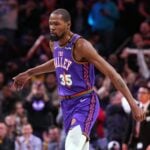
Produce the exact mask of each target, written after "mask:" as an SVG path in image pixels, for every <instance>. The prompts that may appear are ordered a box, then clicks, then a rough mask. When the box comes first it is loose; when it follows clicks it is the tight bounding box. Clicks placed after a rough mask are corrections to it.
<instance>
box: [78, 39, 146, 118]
mask: <svg viewBox="0 0 150 150" xmlns="http://www.w3.org/2000/svg"><path fill="white" fill-rule="evenodd" d="M75 57H77V58H79V57H80V59H81V57H82V58H84V59H86V60H87V61H88V62H90V63H92V64H94V65H95V67H96V68H97V69H98V70H99V71H101V72H102V73H104V74H105V75H106V76H108V77H109V78H110V79H111V81H112V82H113V84H114V86H115V87H116V89H118V90H119V91H121V92H122V94H123V95H124V96H125V97H126V99H127V100H128V102H129V104H130V107H131V108H133V110H134V111H135V112H138V108H137V105H136V103H135V100H134V98H133V96H132V95H131V93H130V91H129V89H128V87H127V85H126V84H125V82H124V80H123V79H122V77H121V76H120V75H119V74H118V73H117V72H116V71H115V69H114V68H113V67H112V66H111V65H110V64H108V63H107V62H106V61H105V60H104V59H103V58H102V57H101V56H100V55H99V54H98V53H97V52H96V50H95V49H94V47H93V46H92V45H91V44H90V43H89V42H88V41H87V40H85V39H79V40H78V41H77V43H76V46H75ZM140 115H141V116H142V114H139V115H138V116H135V118H136V119H138V118H139V119H143V118H140V117H141V116H140ZM142 117H144V116H142Z"/></svg>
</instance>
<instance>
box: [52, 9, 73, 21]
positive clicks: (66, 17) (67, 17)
mask: <svg viewBox="0 0 150 150" xmlns="http://www.w3.org/2000/svg"><path fill="white" fill-rule="evenodd" d="M51 14H60V15H62V18H63V20H64V21H66V22H68V21H71V16H70V13H69V12H68V11H67V10H66V9H63V8H59V9H56V10H54V11H53V12H52V13H51Z"/></svg>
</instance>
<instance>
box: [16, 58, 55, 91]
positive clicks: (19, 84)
mask: <svg viewBox="0 0 150 150" xmlns="http://www.w3.org/2000/svg"><path fill="white" fill-rule="evenodd" d="M54 70H55V67H54V59H51V60H49V61H48V62H46V63H44V64H42V65H39V66H36V67H34V68H31V69H28V70H27V71H25V72H22V73H19V74H18V75H17V76H15V77H14V78H13V80H14V83H13V86H14V87H15V88H16V89H17V90H20V89H22V88H23V86H24V85H25V83H26V82H27V81H28V80H29V79H30V78H31V77H32V76H35V75H39V74H43V73H47V72H52V71H54Z"/></svg>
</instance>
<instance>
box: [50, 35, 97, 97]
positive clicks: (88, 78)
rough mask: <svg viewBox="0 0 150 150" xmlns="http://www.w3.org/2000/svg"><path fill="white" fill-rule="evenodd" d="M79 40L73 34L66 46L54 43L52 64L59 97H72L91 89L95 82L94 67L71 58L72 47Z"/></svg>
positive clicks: (77, 36)
mask: <svg viewBox="0 0 150 150" xmlns="http://www.w3.org/2000/svg"><path fill="white" fill-rule="evenodd" d="M79 38H80V36H79V35H78V34H74V35H73V36H72V38H71V40H70V41H69V42H68V43H67V45H66V46H64V47H61V46H59V44H58V42H54V53H53V56H54V64H55V70H56V76H57V80H58V93H59V95H62V96H66V95H73V94H76V93H79V92H81V91H85V90H88V89H91V88H92V87H93V85H94V81H95V73H94V65H93V64H89V63H87V62H85V63H78V62H76V61H75V60H74V58H73V47H74V44H75V42H76V41H77V40H78V39H79Z"/></svg>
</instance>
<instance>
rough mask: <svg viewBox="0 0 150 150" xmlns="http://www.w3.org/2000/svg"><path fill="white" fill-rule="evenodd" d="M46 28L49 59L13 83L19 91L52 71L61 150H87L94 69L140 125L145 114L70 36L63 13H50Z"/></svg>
mask: <svg viewBox="0 0 150 150" xmlns="http://www.w3.org/2000/svg"><path fill="white" fill-rule="evenodd" d="M49 27H50V37H51V40H50V48H51V50H52V51H53V59H51V60H49V61H48V62H46V63H44V64H42V65H39V66H36V67H34V68H31V69H28V70H27V71H25V72H23V73H20V74H19V75H17V76H16V77H14V78H13V79H14V86H15V88H16V89H18V90H19V89H22V88H23V86H24V84H25V83H26V81H27V80H29V79H30V78H31V77H32V76H34V75H38V74H42V73H47V72H52V71H56V76H57V81H58V93H59V95H60V99H61V101H60V103H61V108H62V112H63V119H64V127H65V131H66V133H67V137H66V142H65V150H88V149H89V134H90V131H91V128H92V126H93V124H94V122H95V121H96V118H97V115H98V111H99V103H98V98H97V96H96V94H95V92H94V91H93V86H94V79H95V77H94V65H95V67H96V68H97V69H98V70H99V71H101V72H102V73H104V74H105V75H106V76H108V77H109V78H110V79H111V81H112V82H113V84H114V85H115V87H116V88H117V89H118V90H120V91H121V92H122V93H123V95H124V96H125V97H126V99H127V100H128V102H129V104H130V106H131V109H132V112H133V116H134V117H135V119H137V120H139V121H141V120H143V119H144V118H145V113H144V112H143V111H142V110H141V109H140V108H138V107H137V105H136V103H135V100H134V98H133V97H132V95H131V93H130V91H129V89H128V88H127V86H126V84H125V82H124V81H123V79H122V78H121V77H120V75H119V74H118V73H117V72H116V71H115V70H114V68H112V66H110V65H109V64H108V63H107V62H106V61H105V60H104V59H103V58H102V57H101V56H100V55H99V54H98V53H97V52H96V50H95V49H94V48H93V46H92V45H91V44H90V43H89V42H88V41H87V40H85V39H84V38H82V37H81V36H80V35H78V34H74V33H73V32H71V30H70V27H71V18H70V14H69V12H68V11H67V10H65V9H56V10H54V11H53V12H52V13H51V14H50V17H49Z"/></svg>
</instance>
